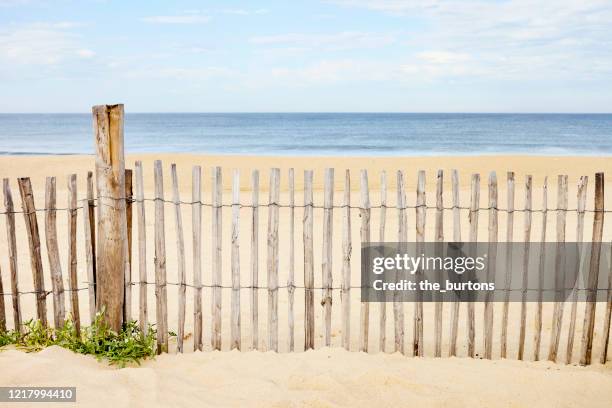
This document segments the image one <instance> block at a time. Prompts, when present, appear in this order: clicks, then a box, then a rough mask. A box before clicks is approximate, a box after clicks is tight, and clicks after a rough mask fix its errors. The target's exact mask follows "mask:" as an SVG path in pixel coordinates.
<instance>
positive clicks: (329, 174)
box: [321, 168, 334, 347]
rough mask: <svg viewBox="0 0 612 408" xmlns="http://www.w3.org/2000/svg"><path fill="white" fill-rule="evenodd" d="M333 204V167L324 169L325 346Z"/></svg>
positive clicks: (329, 307)
mask: <svg viewBox="0 0 612 408" xmlns="http://www.w3.org/2000/svg"><path fill="white" fill-rule="evenodd" d="M333 206H334V169H330V168H328V169H325V185H324V199H323V249H322V258H323V260H322V263H321V273H322V279H321V282H322V283H323V293H322V295H323V296H322V299H321V305H322V306H323V319H322V321H323V338H324V344H325V346H326V347H329V346H331V312H332V289H331V288H332V283H333V282H332V279H333V275H332V267H333V260H332V249H333V248H332V247H333V241H332V237H333V226H334V224H333V222H334V218H333V214H334V213H333Z"/></svg>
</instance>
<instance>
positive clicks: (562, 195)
mask: <svg viewBox="0 0 612 408" xmlns="http://www.w3.org/2000/svg"><path fill="white" fill-rule="evenodd" d="M566 216H567V176H564V175H560V176H559V177H558V178H557V225H556V228H557V241H556V243H557V246H556V254H555V273H556V275H555V292H556V293H555V304H554V309H553V319H552V327H551V330H550V343H549V348H548V360H550V361H557V353H558V351H559V340H560V339H561V327H562V325H563V308H564V306H565V301H564V299H563V297H562V295H561V294H560V293H559V291H563V289H564V288H565V272H564V271H565V225H566Z"/></svg>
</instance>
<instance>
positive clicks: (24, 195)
mask: <svg viewBox="0 0 612 408" xmlns="http://www.w3.org/2000/svg"><path fill="white" fill-rule="evenodd" d="M17 181H18V184H19V193H20V195H21V207H22V209H23V218H24V220H25V225H26V232H27V235H28V244H29V248H30V265H31V267H32V281H33V282H34V291H35V292H36V293H35V297H36V316H37V318H38V320H40V322H41V324H42V325H43V326H45V327H47V303H46V292H45V281H44V278H43V267H42V258H41V255H40V235H39V233H38V220H37V219H36V207H35V206H34V193H33V192H32V183H31V182H30V178H29V177H23V178H19V179H17Z"/></svg>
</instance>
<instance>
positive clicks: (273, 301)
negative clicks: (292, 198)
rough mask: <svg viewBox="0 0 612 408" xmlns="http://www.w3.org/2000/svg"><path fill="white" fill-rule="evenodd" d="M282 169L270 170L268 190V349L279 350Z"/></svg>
mask: <svg viewBox="0 0 612 408" xmlns="http://www.w3.org/2000/svg"><path fill="white" fill-rule="evenodd" d="M279 190H280V169H277V168H274V169H271V170H270V186H269V192H268V205H269V206H268V263H267V267H268V349H269V350H274V351H278V204H279V195H280V194H279Z"/></svg>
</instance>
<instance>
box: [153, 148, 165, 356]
mask: <svg viewBox="0 0 612 408" xmlns="http://www.w3.org/2000/svg"><path fill="white" fill-rule="evenodd" d="M154 182H155V298H156V308H155V311H156V321H157V353H158V354H160V353H162V352H164V353H167V352H168V293H167V289H168V288H167V281H166V232H165V220H164V180H163V170H162V163H161V161H159V160H156V161H155V164H154Z"/></svg>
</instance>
